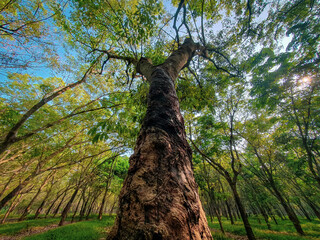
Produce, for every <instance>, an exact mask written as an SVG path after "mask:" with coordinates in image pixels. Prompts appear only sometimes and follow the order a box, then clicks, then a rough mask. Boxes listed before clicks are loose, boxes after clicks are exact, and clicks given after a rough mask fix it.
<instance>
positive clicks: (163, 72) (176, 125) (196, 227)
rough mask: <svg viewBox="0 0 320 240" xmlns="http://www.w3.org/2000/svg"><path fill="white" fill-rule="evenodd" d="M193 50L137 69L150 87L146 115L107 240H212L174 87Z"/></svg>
mask: <svg viewBox="0 0 320 240" xmlns="http://www.w3.org/2000/svg"><path fill="white" fill-rule="evenodd" d="M196 49H197V45H196V44H194V43H193V42H192V41H186V42H185V43H184V44H183V45H182V47H180V48H179V49H178V50H177V51H175V52H174V53H173V54H172V55H171V56H170V57H169V58H168V59H167V60H166V61H165V63H164V64H162V65H159V66H155V67H153V66H152V64H151V63H149V62H147V61H145V59H143V60H142V62H141V61H140V63H139V64H140V66H138V69H137V70H138V72H141V73H142V74H143V75H144V76H146V77H147V79H148V81H149V82H150V90H149V96H148V109H147V113H146V116H145V119H144V122H143V125H142V127H141V130H140V133H139V136H138V139H137V142H136V147H135V150H134V153H133V155H132V156H131V157H130V168H129V171H128V175H127V178H126V180H125V182H124V186H123V188H122V190H121V193H120V197H119V198H120V199H119V201H120V202H119V209H118V215H117V219H116V223H115V226H114V227H113V229H112V231H111V232H110V234H109V236H108V239H113V240H116V239H119V240H120V239H121V240H124V239H127V240H131V239H132V240H139V239H141V240H142V239H144V240H147V239H150V240H151V239H162V240H165V239H168V240H169V239H170V240H171V239H181V240H182V239H183V240H188V239H199V240H200V239H212V236H211V233H210V230H209V228H208V224H207V220H206V217H205V213H204V211H203V209H202V206H201V203H200V199H199V195H198V186H197V184H196V182H195V180H194V176H193V170H192V152H191V148H190V146H189V144H188V142H187V140H186V134H185V129H184V121H183V118H182V115H181V113H180V108H179V101H178V97H177V95H176V91H175V86H174V80H175V78H176V77H177V75H178V73H179V72H180V70H181V69H182V68H183V66H184V65H185V64H187V62H188V60H189V59H191V57H192V55H193V54H194V52H195V51H196Z"/></svg>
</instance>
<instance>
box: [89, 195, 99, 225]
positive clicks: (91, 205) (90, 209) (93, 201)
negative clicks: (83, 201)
mask: <svg viewBox="0 0 320 240" xmlns="http://www.w3.org/2000/svg"><path fill="white" fill-rule="evenodd" d="M97 198H98V196H96V197H94V198H93V200H92V202H91V204H90V207H89V209H88V212H87V215H86V220H89V216H90V213H91V211H92V208H93V205H94V204H95V202H96V200H97Z"/></svg>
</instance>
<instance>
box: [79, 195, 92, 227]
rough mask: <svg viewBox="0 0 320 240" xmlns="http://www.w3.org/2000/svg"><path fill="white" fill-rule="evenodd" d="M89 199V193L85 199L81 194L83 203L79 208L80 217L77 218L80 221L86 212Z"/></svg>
mask: <svg viewBox="0 0 320 240" xmlns="http://www.w3.org/2000/svg"><path fill="white" fill-rule="evenodd" d="M89 199H90V194H89V196H88V197H87V199H86V198H85V196H84V195H83V203H82V206H81V210H80V218H79V221H82V218H83V217H84V214H85V212H86V209H87V205H88V202H89Z"/></svg>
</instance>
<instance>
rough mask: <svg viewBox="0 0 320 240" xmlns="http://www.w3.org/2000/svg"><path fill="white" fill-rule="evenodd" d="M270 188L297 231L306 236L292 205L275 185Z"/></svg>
mask: <svg viewBox="0 0 320 240" xmlns="http://www.w3.org/2000/svg"><path fill="white" fill-rule="evenodd" d="M270 187H271V188H272V190H273V192H272V193H274V195H275V196H276V197H277V198H278V200H279V201H280V203H281V205H282V207H283V208H284V210H285V211H286V213H287V214H288V217H289V219H290V221H291V222H292V223H293V225H294V227H295V229H296V231H297V232H298V233H299V234H300V235H305V233H304V232H303V230H302V227H301V224H300V221H299V219H298V217H297V215H296V214H295V212H294V211H293V209H292V207H291V206H290V204H289V203H287V202H286V200H285V199H284V198H283V197H282V195H281V193H280V192H279V191H278V189H277V188H276V186H275V185H274V184H272V183H271V184H270Z"/></svg>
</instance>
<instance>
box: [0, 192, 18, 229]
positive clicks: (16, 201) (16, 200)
mask: <svg viewBox="0 0 320 240" xmlns="http://www.w3.org/2000/svg"><path fill="white" fill-rule="evenodd" d="M17 198H18V196H17V197H16V199H15V200H14V201H12V203H11V205H10V207H9V208H8V210H7V212H6V214H5V215H4V216H3V218H2V220H1V222H0V224H3V223H5V221H6V220H7V218H8V216H9V215H10V213H11V212H12V211H13V210H14V209H15V208H16V207H17V206H18V204H19V203H20V201H21V198H22V194H21V195H20V197H19V198H18V199H17Z"/></svg>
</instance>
